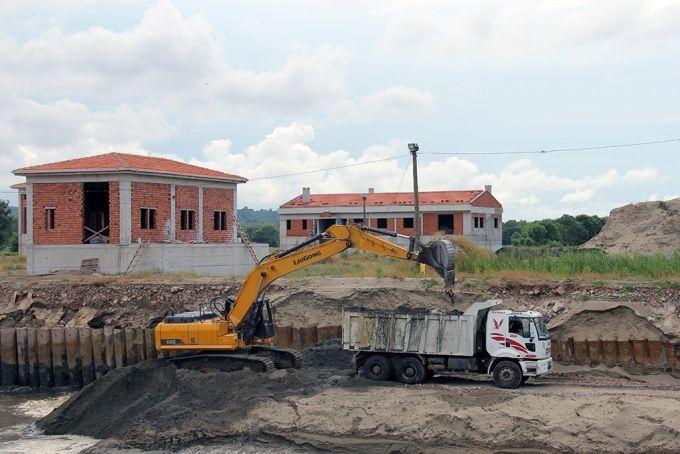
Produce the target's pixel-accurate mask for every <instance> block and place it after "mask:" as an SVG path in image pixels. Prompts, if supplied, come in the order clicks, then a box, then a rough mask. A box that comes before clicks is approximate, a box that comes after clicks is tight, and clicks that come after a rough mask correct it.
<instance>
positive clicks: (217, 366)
mask: <svg viewBox="0 0 680 454" xmlns="http://www.w3.org/2000/svg"><path fill="white" fill-rule="evenodd" d="M166 363H167V364H173V365H175V366H176V367H178V368H180V369H191V370H196V371H199V372H234V371H237V370H243V369H250V370H252V371H253V372H273V371H275V370H276V369H277V368H276V364H275V363H274V361H272V360H271V359H270V358H268V357H267V356H264V355H256V354H255V355H253V354H248V353H224V352H199V353H188V354H182V355H177V356H173V357H170V358H167V359H166Z"/></svg>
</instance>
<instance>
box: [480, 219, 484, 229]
mask: <svg viewBox="0 0 680 454" xmlns="http://www.w3.org/2000/svg"><path fill="white" fill-rule="evenodd" d="M479 228H480V229H483V228H484V216H480V217H479Z"/></svg>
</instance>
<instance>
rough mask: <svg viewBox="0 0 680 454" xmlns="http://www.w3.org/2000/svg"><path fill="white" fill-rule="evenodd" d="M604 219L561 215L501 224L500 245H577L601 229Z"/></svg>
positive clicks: (581, 215)
mask: <svg viewBox="0 0 680 454" xmlns="http://www.w3.org/2000/svg"><path fill="white" fill-rule="evenodd" d="M606 222H607V218H606V217H600V216H595V215H593V216H589V215H587V214H579V215H578V216H570V215H568V214H565V215H562V216H561V217H559V218H557V219H543V220H540V221H515V220H509V221H505V222H504V223H503V244H504V245H513V246H549V247H552V246H579V245H581V244H583V243H585V242H586V241H588V240H589V239H591V238H592V237H594V236H595V235H597V234H598V233H600V230H602V227H603V226H604V224H605V223H606Z"/></svg>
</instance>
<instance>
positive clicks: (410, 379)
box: [397, 356, 426, 385]
mask: <svg viewBox="0 0 680 454" xmlns="http://www.w3.org/2000/svg"><path fill="white" fill-rule="evenodd" d="M425 375H426V372H425V366H423V363H422V362H420V360H419V359H418V358H414V357H412V356H407V357H406V358H403V359H402V360H401V361H400V362H399V367H398V369H397V379H399V381H400V382H402V383H405V384H407V385H415V384H418V383H422V382H423V381H424V380H425Z"/></svg>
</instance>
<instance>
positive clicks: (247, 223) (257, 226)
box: [238, 207, 279, 247]
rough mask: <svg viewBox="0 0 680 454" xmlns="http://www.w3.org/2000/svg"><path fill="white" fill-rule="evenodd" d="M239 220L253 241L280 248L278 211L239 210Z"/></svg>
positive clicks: (245, 208) (246, 208)
mask: <svg viewBox="0 0 680 454" xmlns="http://www.w3.org/2000/svg"><path fill="white" fill-rule="evenodd" d="M238 220H239V222H240V223H241V225H242V226H243V230H245V231H246V235H248V238H250V240H251V241H253V242H255V243H268V244H269V245H270V246H272V247H278V246H279V213H278V212H277V211H276V210H253V209H252V208H248V207H244V208H241V209H239V210H238Z"/></svg>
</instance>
